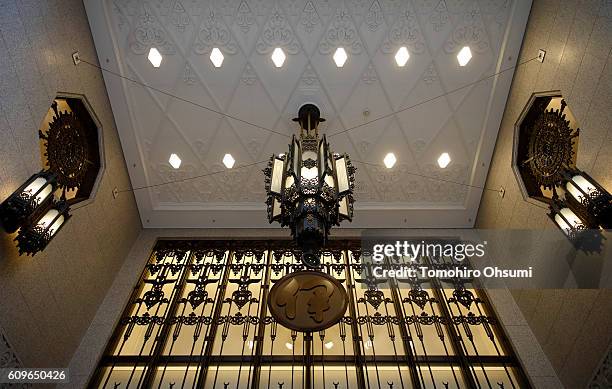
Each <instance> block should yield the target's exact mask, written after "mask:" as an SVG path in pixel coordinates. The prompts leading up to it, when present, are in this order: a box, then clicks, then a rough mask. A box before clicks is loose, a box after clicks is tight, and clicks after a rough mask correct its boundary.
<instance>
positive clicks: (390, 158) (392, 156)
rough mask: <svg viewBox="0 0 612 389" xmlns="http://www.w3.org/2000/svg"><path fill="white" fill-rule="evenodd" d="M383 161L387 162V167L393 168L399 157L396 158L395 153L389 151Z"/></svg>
mask: <svg viewBox="0 0 612 389" xmlns="http://www.w3.org/2000/svg"><path fill="white" fill-rule="evenodd" d="M383 162H384V163H385V166H386V167H387V169H391V168H392V167H393V166H394V165H395V162H397V158H395V154H393V153H389V154H387V155H386V156H385V159H383Z"/></svg>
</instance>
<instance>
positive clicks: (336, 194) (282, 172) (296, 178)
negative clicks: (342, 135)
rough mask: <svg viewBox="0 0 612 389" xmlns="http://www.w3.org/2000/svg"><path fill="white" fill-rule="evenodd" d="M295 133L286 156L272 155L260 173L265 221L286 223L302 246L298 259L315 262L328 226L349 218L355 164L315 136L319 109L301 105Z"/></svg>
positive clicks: (327, 232)
mask: <svg viewBox="0 0 612 389" xmlns="http://www.w3.org/2000/svg"><path fill="white" fill-rule="evenodd" d="M293 121H295V122H298V123H299V125H300V134H299V138H298V137H296V136H295V135H294V136H293V139H292V141H291V144H290V145H289V151H288V152H287V153H286V154H279V155H273V156H272V158H271V159H270V162H269V164H268V167H267V168H266V169H264V174H265V176H266V192H267V200H266V204H267V211H268V221H269V222H270V223H272V222H279V223H280V224H281V226H283V227H284V226H289V227H290V228H291V234H292V236H293V238H294V239H295V241H296V243H297V244H298V246H300V248H301V249H302V262H303V263H304V265H306V266H308V267H313V268H314V267H318V266H319V264H320V263H319V251H320V249H321V248H322V247H323V246H324V245H325V243H326V241H327V238H328V236H329V233H330V229H331V227H332V226H333V225H339V224H340V222H342V221H343V220H348V221H351V220H352V218H353V202H354V199H353V190H354V186H355V170H356V169H355V168H354V167H353V165H352V164H351V162H350V159H349V157H348V155H347V154H337V153H332V152H331V150H330V147H329V143H328V142H327V139H326V138H325V136H323V137H322V138H319V129H318V126H319V123H321V122H323V121H325V119H323V118H321V114H320V111H319V109H318V108H317V107H316V106H315V105H313V104H305V105H303V106H302V107H301V108H300V109H299V112H298V117H297V118H295V119H293Z"/></svg>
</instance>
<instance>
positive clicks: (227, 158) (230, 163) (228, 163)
mask: <svg viewBox="0 0 612 389" xmlns="http://www.w3.org/2000/svg"><path fill="white" fill-rule="evenodd" d="M234 163H236V160H235V159H234V157H232V155H231V154H225V155H224V156H223V164H224V165H225V167H226V168H228V169H231V168H233V167H234Z"/></svg>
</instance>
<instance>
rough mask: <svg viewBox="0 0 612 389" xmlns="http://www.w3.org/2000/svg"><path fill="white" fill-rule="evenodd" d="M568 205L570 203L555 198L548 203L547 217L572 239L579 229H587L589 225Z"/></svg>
mask: <svg viewBox="0 0 612 389" xmlns="http://www.w3.org/2000/svg"><path fill="white" fill-rule="evenodd" d="M570 207H571V205H570V203H567V202H566V201H563V200H560V199H558V198H556V199H554V200H553V202H552V203H551V204H550V213H549V214H548V217H550V218H551V219H552V220H553V221H554V222H555V224H556V225H557V227H559V229H560V230H561V231H563V233H564V234H565V235H566V236H567V237H568V238H569V239H570V240H574V239H575V238H577V237H578V235H579V233H580V232H581V231H584V230H587V229H589V226H588V225H587V223H586V222H585V221H584V220H582V219H581V218H580V216H578V215H577V214H576V212H574V210H572V209H571V208H570Z"/></svg>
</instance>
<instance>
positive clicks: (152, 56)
mask: <svg viewBox="0 0 612 389" xmlns="http://www.w3.org/2000/svg"><path fill="white" fill-rule="evenodd" d="M147 58H148V59H149V62H151V65H153V67H154V68H158V67H159V65H161V62H162V55H161V53H160V52H159V51H158V50H157V49H156V48H155V47H151V50H149V56H148V57H147Z"/></svg>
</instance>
